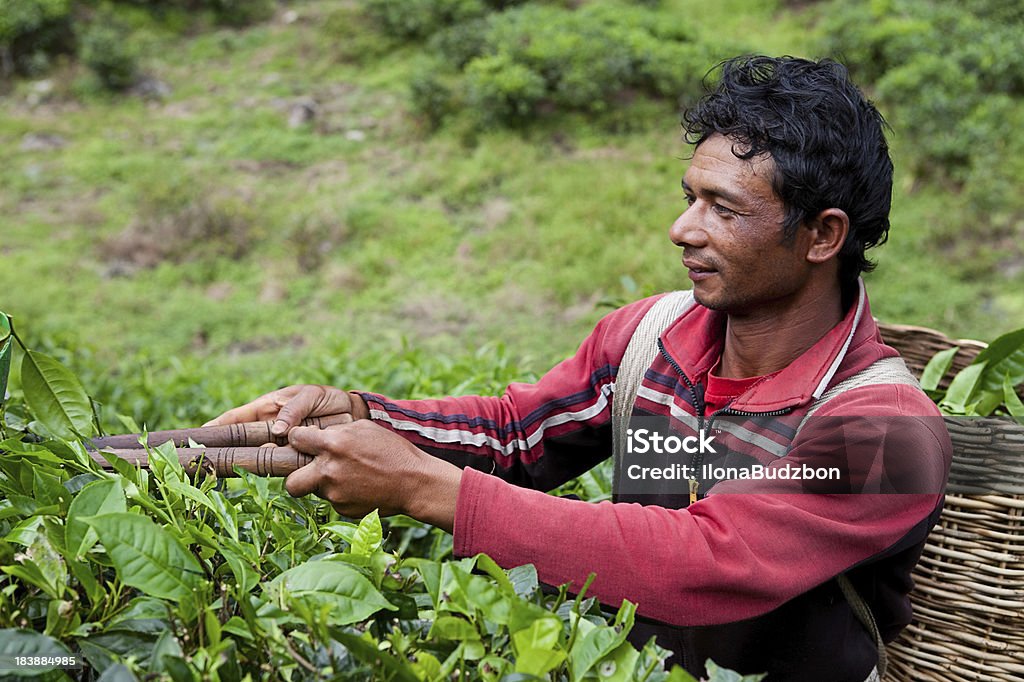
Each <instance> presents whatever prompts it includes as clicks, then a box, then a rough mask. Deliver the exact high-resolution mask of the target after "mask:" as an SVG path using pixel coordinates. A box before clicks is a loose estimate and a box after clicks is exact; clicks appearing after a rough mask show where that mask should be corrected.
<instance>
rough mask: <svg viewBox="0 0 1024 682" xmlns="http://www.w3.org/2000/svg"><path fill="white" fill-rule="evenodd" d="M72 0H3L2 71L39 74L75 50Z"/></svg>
mask: <svg viewBox="0 0 1024 682" xmlns="http://www.w3.org/2000/svg"><path fill="white" fill-rule="evenodd" d="M71 6H72V3H71V0H0V74H2V75H4V76H5V77H6V76H11V75H12V74H14V73H15V72H18V73H28V74H32V75H34V74H36V73H39V72H41V71H43V70H45V68H46V66H47V65H48V63H49V57H50V56H51V55H54V54H59V53H68V52H73V51H74V49H75V40H74V33H73V31H72V30H71V25H72V13H71Z"/></svg>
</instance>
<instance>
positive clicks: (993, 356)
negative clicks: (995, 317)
mask: <svg viewBox="0 0 1024 682" xmlns="http://www.w3.org/2000/svg"><path fill="white" fill-rule="evenodd" d="M959 350H960V348H959V347H954V348H949V349H947V350H944V351H941V352H939V353H936V354H935V356H934V357H933V358H932V359H931V360H930V361H929V362H928V365H927V366H926V367H925V369H924V372H923V373H922V375H921V387H922V388H924V389H925V390H926V391H928V392H929V394H930V395H931V396H932V398H934V399H935V401H936V402H937V403H938V404H939V408H940V409H941V410H942V411H943V413H945V414H949V415H966V416H981V417H984V416H988V415H991V414H1008V415H1010V416H1012V417H1024V402H1022V401H1021V398H1020V396H1019V395H1018V394H1017V386H1020V385H1021V384H1022V383H1024V329H1018V330H1016V331H1012V332H1010V333H1008V334H1003V335H1002V336H1000V337H999V338H997V339H996V340H995V341H993V342H992V343H991V344H990V345H989V346H988V347H987V348H985V349H984V350H983V351H981V352H980V353H978V356H977V357H976V358H974V360H973V361H972V362H971V364H970V365H968V366H967V367H965V368H964V369H962V370H960V372H958V373H957V375H956V376H955V377H953V380H952V381H951V382H950V383H949V388H947V389H946V390H945V391H942V390H939V382H940V381H941V380H942V378H943V377H944V376H945V375H946V373H947V372H948V371H949V368H950V367H951V366H952V364H953V358H954V356H956V353H957V351H959Z"/></svg>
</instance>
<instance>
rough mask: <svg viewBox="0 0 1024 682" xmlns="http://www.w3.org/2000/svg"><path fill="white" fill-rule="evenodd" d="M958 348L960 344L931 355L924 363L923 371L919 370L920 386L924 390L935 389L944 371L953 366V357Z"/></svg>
mask: <svg viewBox="0 0 1024 682" xmlns="http://www.w3.org/2000/svg"><path fill="white" fill-rule="evenodd" d="M959 350H960V346H954V347H953V348H949V349H947V350H943V351H939V352H938V353H936V354H935V355H934V356H932V359H931V360H929V361H928V364H927V365H925V367H924V371H923V372H921V388H923V389H924V390H926V391H934V390H936V389H937V388H938V387H939V382H940V381H942V377H944V376H946V372H948V371H949V368H950V367H952V366H953V358H955V357H956V354H957V352H958V351H959Z"/></svg>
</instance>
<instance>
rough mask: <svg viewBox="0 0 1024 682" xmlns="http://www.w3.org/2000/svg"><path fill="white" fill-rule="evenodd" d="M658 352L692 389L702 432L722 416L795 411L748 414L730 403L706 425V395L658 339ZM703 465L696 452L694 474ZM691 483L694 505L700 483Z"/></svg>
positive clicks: (700, 454) (775, 414) (767, 414)
mask: <svg viewBox="0 0 1024 682" xmlns="http://www.w3.org/2000/svg"><path fill="white" fill-rule="evenodd" d="M658 351H659V352H660V353H661V356H662V357H663V358H665V360H666V361H667V362H668V364H669V365H671V366H672V369H674V370H675V371H676V374H678V375H679V376H680V377H681V378H682V380H683V383H685V384H686V387H687V388H688V389H690V393H692V394H693V399H694V402H696V403H697V428H698V429H699V430H701V431H703V430H704V429H705V428H707V429H710V428H711V425H712V424H714V423H715V419H716V418H717V417H720V416H722V415H728V416H734V417H778V416H781V415H784V414H789V413H790V412H792V411H793V408H792V407H783V408H781V409H778V410H771V411H769V412H747V411H745V410H734V409H733V408H732V407H731V406H730V405H731V403H730V405H726V406H725V407H723V408H722V409H720V410H718V411H716V412H713V413H712V414H711V416H709V417H708V418H707V424H706V425H705V422H704V411H705V409H706V407H707V406H706V403H705V402H704V394H703V393H698V392H697V388H696V386H694V384H693V382H692V381H690V378H689V377H688V376H686V372H684V371H683V368H682V367H680V366H679V363H678V362H676V360H675V358H673V357H672V356H671V355H669V353H668V351H667V350H665V345H664V344H663V343H662V342H661V339H658ZM703 463H704V453H703V452H699V451H698V452H695V453H694V454H693V457H691V458H690V467H691V470H692V471H693V472H694V474H696V472H698V471H700V466H701V465H702V464H703ZM689 483H690V504H693V503H694V502H696V501H697V498H698V487H699V485H700V483H699V482H698V481H697V479H696V477H694V478H691V479H690V481H689Z"/></svg>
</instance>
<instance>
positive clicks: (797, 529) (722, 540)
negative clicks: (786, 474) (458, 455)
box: [288, 418, 950, 625]
mask: <svg viewBox="0 0 1024 682" xmlns="http://www.w3.org/2000/svg"><path fill="white" fill-rule="evenodd" d="M865 424H867V422H865ZM902 427H903V428H900V429H895V430H891V429H890V430H886V429H875V430H874V435H872V429H874V427H871V428H869V429H868V430H867V431H861V430H858V429H853V430H852V431H850V432H849V434H850V435H851V436H852V438H851V439H850V441H849V443H847V445H849V444H854V445H856V449H857V456H855V457H852V459H851V458H847V459H851V461H852V466H850V467H848V471H849V476H850V478H851V480H853V479H856V480H857V481H859V483H858V485H859V486H861V487H860V488H859V489H868V490H873V489H881V488H880V487H879V486H875V477H877V476H879V475H880V474H879V471H884V470H885V469H886V467H884V466H882V467H881V469H879V468H878V467H877V466H876V464H877V459H878V456H879V455H880V456H881V457H882V458H883V460H884V459H885V458H897V459H899V458H902V459H904V460H906V462H907V467H909V468H914V469H917V470H919V472H921V473H925V470H927V475H926V478H929V479H932V480H937V481H939V482H940V483H939V484H938V485H941V480H942V479H943V478H944V476H945V472H946V470H947V468H948V464H949V457H950V452H949V442H948V437H945V438H944V436H945V431H944V428H943V429H942V430H941V432H940V431H938V430H936V429H939V428H941V418H940V419H939V424H938V425H935V424H933V423H931V422H929V421H928V419H919V420H913V419H911V420H908V421H907V423H905V424H903V425H902ZM292 438H293V442H292V444H293V445H294V446H295V447H297V448H298V449H303V450H307V451H318V452H321V453H323V454H321V456H320V457H318V458H317V462H315V463H314V464H313V465H310V467H306V469H305V470H299V471H298V472H296V473H295V474H292V476H291V477H290V478H289V480H288V490H289V492H291V493H293V494H305V493H308V492H316V493H318V494H320V495H321V496H322V497H325V498H326V499H328V500H330V501H331V502H333V503H334V504H335V506H336V507H337V508H338V509H339V511H341V512H342V513H345V514H347V515H351V516H358V515H361V514H363V513H366V512H368V511H370V510H371V509H373V508H375V507H380V508H381V511H382V512H383V513H406V514H409V515H411V516H414V517H416V518H419V519H421V520H424V521H428V522H430V523H433V524H435V525H437V526H439V527H442V528H445V529H448V530H453V531H454V536H455V551H456V554H458V555H472V554H475V553H477V552H486V553H487V554H489V555H491V556H492V557H493V558H494V559H495V560H496V561H497V562H498V563H499V564H501V565H503V566H506V567H511V566H515V565H520V564H524V563H532V564H534V565H535V566H536V568H537V571H538V575H539V577H540V579H541V580H543V581H544V582H547V583H549V584H556V585H557V584H562V583H566V582H569V583H573V584H574V585H576V586H577V587H578V586H580V585H582V584H583V583H584V582H585V581H586V579H587V576H588V575H589V574H590V573H591V572H595V573H596V574H597V577H596V579H595V581H594V583H593V584H592V586H591V591H590V594H591V595H593V596H596V597H598V598H599V599H600V600H601V601H603V602H605V603H609V604H617V603H619V602H620V601H621V600H622V599H630V600H631V601H634V602H637V603H638V604H639V612H640V613H641V614H643V615H645V616H648V617H651V618H655V619H658V620H662V621H665V622H669V623H674V624H677V625H700V624H703V625H707V624H714V623H720V622H730V621H735V620H739V619H743V618H749V617H753V616H756V615H759V614H762V613H766V612H767V611H770V610H772V609H774V608H776V607H777V606H779V605H781V604H782V603H784V602H785V601H788V600H789V599H791V598H793V597H795V596H797V595H799V594H801V593H803V592H805V591H807V590H808V589H810V588H812V587H814V586H815V585H817V584H820V583H822V582H824V581H826V580H828V579H830V578H832V577H833V576H835V575H838V574H839V573H842V572H844V571H846V570H848V569H849V568H851V567H852V566H855V565H857V564H859V563H861V562H863V561H865V560H869V559H871V558H873V557H876V556H878V555H880V554H882V553H884V552H886V551H887V550H890V549H891V548H893V547H896V546H899V545H903V544H906V543H907V542H908V539H909V540H910V541H912V542H918V541H920V540H922V539H923V537H924V534H926V533H927V531H928V528H926V527H924V526H925V525H927V524H926V519H928V518H929V517H930V516H931V515H932V514H933V512H934V511H935V510H936V508H937V506H938V505H939V504H940V503H941V500H942V495H941V493H937V492H918V493H916V494H895V493H869V494H865V493H852V494H822V493H820V492H810V493H808V492H805V491H804V490H803V487H802V484H800V483H797V482H794V481H789V482H788V483H785V484H783V483H781V482H777V483H773V484H771V485H772V486H774V487H767V485H766V484H760V485H753V484H750V483H747V484H740V483H739V482H734V484H733V485H731V486H727V485H723V486H722V488H721V489H720V490H717V489H716V490H715V494H712V495H710V496H709V497H707V498H705V499H703V500H700V501H699V502H697V503H695V504H693V505H691V506H690V507H689V508H688V509H682V510H671V509H665V508H662V507H657V506H641V505H637V504H621V503H620V504H612V503H608V502H603V503H600V504H592V503H587V502H581V501H575V500H566V499H561V498H556V497H552V496H549V495H546V494H544V493H541V492H537V491H532V490H526V489H523V488H518V487H516V486H513V485H510V484H508V483H506V482H504V481H502V480H500V479H498V478H496V477H494V476H489V475H487V474H483V473H480V472H478V471H474V470H471V469H466V470H464V471H460V470H459V469H457V468H456V467H454V466H453V465H451V464H448V463H446V462H444V461H442V460H438V459H437V458H432V457H430V456H429V455H427V454H426V453H423V452H422V451H420V450H418V449H417V448H416V447H415V446H414V445H412V444H410V443H408V441H405V440H404V439H403V438H401V437H399V436H397V435H395V434H393V433H391V432H389V431H387V430H385V429H383V428H381V427H379V426H377V425H374V424H371V423H368V422H357V423H355V424H351V425H347V426H344V427H341V428H337V429H331V430H327V431H317V430H315V429H295V430H293V432H292ZM869 445H870V446H871V447H874V448H875V449H874V450H872V449H871V447H868V446H869ZM837 447H846V445H842V442H841V441H837V440H836V434H835V431H834V430H832V429H825V428H816V427H811V430H810V431H809V432H808V433H806V434H804V433H803V432H802V433H801V437H800V439H799V441H798V442H797V443H795V447H794V448H793V450H792V451H791V452H790V454H789V455H788V456H787V457H785V458H782V459H780V460H779V461H778V462H776V463H775V464H773V465H772V466H773V467H775V468H785V467H797V466H808V467H821V466H825V465H827V464H829V463H835V461H836V458H837V457H842V453H837V452H836V451H835V449H836V448H837ZM883 464H884V462H883ZM907 467H904V468H907ZM304 471H305V473H303V472H304ZM872 471H874V473H872ZM743 485H746V486H747V488H746V489H744V488H743ZM726 491H729V492H726ZM730 493H731V494H730Z"/></svg>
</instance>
